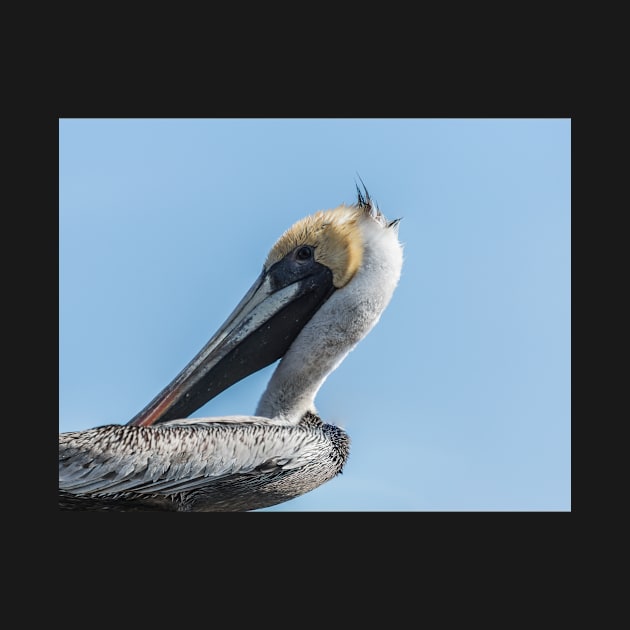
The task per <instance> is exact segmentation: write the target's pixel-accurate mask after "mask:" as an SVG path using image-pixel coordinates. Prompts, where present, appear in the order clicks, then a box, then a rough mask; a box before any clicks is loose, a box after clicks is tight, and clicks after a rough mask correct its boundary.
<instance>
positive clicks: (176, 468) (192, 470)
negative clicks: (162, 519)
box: [59, 418, 325, 496]
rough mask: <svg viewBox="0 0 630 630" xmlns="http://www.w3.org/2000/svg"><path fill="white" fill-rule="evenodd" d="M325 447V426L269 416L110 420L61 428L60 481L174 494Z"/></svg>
mask: <svg viewBox="0 0 630 630" xmlns="http://www.w3.org/2000/svg"><path fill="white" fill-rule="evenodd" d="M238 420H243V421H238ZM324 448H325V446H324V439H323V435H321V434H320V432H318V431H315V432H313V430H312V429H311V430H307V429H305V428H304V427H302V426H300V425H290V424H288V423H283V422H279V421H270V420H266V419H264V418H230V419H221V418H213V419H202V420H194V421H191V420H188V421H174V422H168V423H163V424H159V425H155V426H151V427H142V426H131V425H107V426H103V427H98V428H95V429H88V430H86V431H77V432H70V433H61V434H59V488H60V489H61V490H64V491H66V492H70V493H72V494H91V495H93V496H105V495H114V494H119V493H125V492H134V493H141V494H142V493H144V494H172V493H174V492H183V491H187V490H191V489H195V488H198V487H200V486H206V485H208V484H211V483H212V482H214V481H217V480H219V479H222V478H225V477H227V476H230V475H247V474H256V473H258V472H260V471H269V470H274V469H284V470H287V469H292V468H297V467H300V466H303V465H305V464H306V463H308V462H309V461H313V460H315V459H317V457H318V456H321V453H322V450H323V449H324Z"/></svg>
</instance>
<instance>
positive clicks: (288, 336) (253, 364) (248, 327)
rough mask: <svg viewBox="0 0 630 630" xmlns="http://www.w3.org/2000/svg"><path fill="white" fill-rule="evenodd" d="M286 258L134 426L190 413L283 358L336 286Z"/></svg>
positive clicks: (324, 271) (320, 272) (323, 272)
mask: <svg viewBox="0 0 630 630" xmlns="http://www.w3.org/2000/svg"><path fill="white" fill-rule="evenodd" d="M296 265H297V263H296V261H295V260H281V261H279V262H277V263H276V264H275V265H273V266H272V267H271V268H270V269H269V270H268V271H263V273H262V274H261V275H260V276H259V277H258V278H257V279H256V282H254V284H253V285H252V287H251V289H250V290H249V291H248V292H247V294H246V295H245V297H244V298H243V299H242V300H241V301H240V303H239V304H238V306H237V307H236V308H235V309H234V311H233V312H232V314H231V315H230V316H229V317H228V318H227V320H226V321H225V323H224V324H223V325H222V326H221V327H220V328H219V330H218V331H217V332H216V334H215V335H214V336H213V337H212V339H210V341H208V343H207V344H206V345H205V346H204V347H203V348H202V350H201V351H200V352H199V353H198V354H197V356H195V358H194V359H193V360H192V361H191V362H190V363H189V364H188V365H187V366H186V367H185V368H184V369H183V370H182V371H181V372H180V373H179V374H178V375H177V376H176V377H175V378H174V379H173V381H172V382H171V383H169V384H168V385H167V386H166V387H165V388H164V389H163V390H162V391H161V392H160V393H159V394H158V395H157V396H156V397H155V398H154V399H153V400H152V401H151V402H150V403H149V404H148V405H147V406H146V407H145V408H144V409H143V410H142V411H140V413H138V414H136V415H135V416H134V417H133V418H132V419H131V420H130V421H129V422H128V424H130V425H137V426H149V425H151V424H154V423H157V422H166V421H167V420H174V419H177V418H186V417H188V415H190V414H191V413H192V412H193V411H195V410H197V409H199V407H201V406H203V405H205V403H207V402H208V401H209V400H211V399H212V398H214V397H215V396H217V395H218V394H220V393H221V392H222V391H224V390H225V389H227V388H228V387H230V386H231V385H233V384H234V383H236V382H238V381H240V380H241V379H243V378H245V377H246V376H249V375H250V374H253V373H254V372H257V371H258V370H260V369H262V368H264V367H266V366H268V365H270V364H271V363H273V362H274V361H276V360H277V359H279V358H280V357H282V356H283V355H284V354H285V353H286V351H287V350H288V349H289V346H290V345H291V343H293V340H294V339H295V338H296V337H297V335H298V334H299V332H300V330H302V328H303V327H304V325H305V324H306V323H307V322H308V320H309V319H310V318H311V317H312V316H313V315H314V313H315V312H316V311H317V309H318V308H319V307H320V306H321V305H322V304H323V303H324V302H325V301H326V300H327V299H328V297H329V296H330V295H331V293H332V292H333V291H334V286H333V283H332V274H331V272H330V270H329V269H328V268H327V267H325V266H323V265H321V264H319V263H316V262H314V261H311V262H310V263H309V264H306V265H304V264H300V266H299V268H297V267H296Z"/></svg>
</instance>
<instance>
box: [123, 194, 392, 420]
mask: <svg viewBox="0 0 630 630" xmlns="http://www.w3.org/2000/svg"><path fill="white" fill-rule="evenodd" d="M357 192H358V199H357V202H356V203H355V204H352V205H345V204H342V205H340V206H338V207H336V208H334V209H331V210H323V211H318V212H316V213H314V214H313V215H310V216H307V217H305V218H304V219H301V220H300V221H298V222H297V223H295V224H294V225H293V226H292V227H290V228H289V229H288V230H287V231H286V232H285V233H284V234H282V236H280V238H279V239H278V240H277V241H276V243H275V244H274V246H273V247H272V248H271V251H270V252H269V255H268V256H267V259H266V260H265V263H264V265H263V269H262V272H261V274H260V275H259V276H258V278H257V279H256V281H255V282H254V284H253V285H252V287H251V288H250V289H249V291H248V292H247V293H246V295H245V297H244V298H243V299H242V300H241V301H240V303H239V304H238V305H237V307H236V308H235V309H234V311H233V312H232V313H231V315H230V316H229V317H228V318H227V320H226V321H225V322H224V323H223V325H222V326H221V327H220V328H219V330H218V331H217V332H216V333H215V335H214V336H213V337H212V338H211V339H210V341H209V342H208V343H207V344H206V345H205V346H204V347H203V348H202V350H201V351H200V352H199V353H198V354H197V355H196V356H195V357H194V358H193V359H192V361H191V362H190V363H189V364H188V365H187V366H186V367H185V368H184V369H183V370H182V371H181V372H180V373H179V374H178V375H177V376H176V377H175V378H174V379H173V381H172V382H171V383H170V384H169V385H167V386H166V387H165V388H164V389H163V390H162V391H161V392H160V393H159V394H158V395H157V396H156V397H155V398H154V399H153V400H152V401H151V402H150V403H149V404H148V405H147V406H146V407H145V408H144V409H143V410H142V411H140V413H138V414H137V415H136V416H135V417H134V418H133V419H132V420H131V421H130V422H129V424H131V425H141V426H148V425H152V424H154V423H157V422H165V421H168V420H174V419H179V418H186V417H188V416H189V415H190V414H191V413H192V412H194V411H195V410H197V409H199V408H200V407H201V406H202V405H204V404H205V403H206V402H207V401H209V400H210V399H212V398H213V397H215V396H216V395H218V394H219V393H221V392H222V391H224V390H225V389H227V388H228V387H230V386H231V385H232V384H234V383H236V382H237V381H239V380H241V379H243V378H245V377H246V376H248V375H250V374H252V373H254V372H256V371H258V370H260V369H262V368H263V367H266V366H268V365H270V364H271V363H273V362H274V361H276V360H278V359H280V358H282V360H281V361H280V363H279V365H278V367H277V368H276V370H275V372H274V374H273V375H272V377H271V380H270V382H269V384H268V386H267V389H266V390H265V392H264V393H263V395H262V397H261V399H260V402H259V404H258V407H257V410H256V415H257V416H262V417H265V418H276V419H279V420H282V421H288V422H291V423H297V422H299V420H300V419H301V418H302V416H303V415H304V414H305V413H306V412H309V411H310V412H313V413H315V406H314V400H315V395H316V394H317V391H318V390H319V388H320V387H321V385H322V384H323V382H324V381H325V379H326V377H327V376H328V374H330V372H332V370H334V369H335V368H336V367H337V366H338V365H339V363H341V361H342V360H343V359H344V357H345V356H346V355H347V354H348V352H350V350H352V349H353V348H354V347H355V346H356V344H357V343H358V342H359V341H360V340H361V339H362V338H363V337H364V336H365V335H366V334H367V333H368V332H369V331H370V330H371V329H372V327H373V326H374V325H375V324H376V323H377V321H378V320H379V318H380V316H381V313H382V312H383V310H384V308H385V307H386V306H387V304H388V302H389V300H390V298H391V296H392V293H393V291H394V289H395V287H396V285H397V283H398V280H399V278H400V272H401V268H402V247H401V245H400V243H399V241H398V220H395V221H387V220H386V219H385V217H384V216H383V214H382V213H381V212H380V210H379V209H378V208H377V206H376V204H375V203H374V202H373V201H372V200H371V199H370V196H369V194H368V192H367V190H365V189H364V193H362V192H361V191H360V190H359V189H358V187H357Z"/></svg>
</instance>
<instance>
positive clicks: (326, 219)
mask: <svg viewBox="0 0 630 630" xmlns="http://www.w3.org/2000/svg"><path fill="white" fill-rule="evenodd" d="M357 191H358V200H357V203H356V204H354V205H352V206H347V205H345V204H342V205H340V206H338V207H337V208H334V209H333V210H320V211H318V212H316V213H315V214H312V215H310V216H308V217H306V218H304V219H301V220H300V221H298V222H297V223H295V224H294V225H292V226H291V227H290V228H289V229H288V230H287V231H286V232H285V233H284V234H283V235H282V236H281V237H280V238H279V239H278V240H277V241H276V244H275V245H274V246H273V247H272V249H271V251H270V252H269V255H268V256H267V260H266V261H265V269H269V267H271V265H273V264H274V263H276V262H278V261H279V260H281V259H282V258H284V257H285V256H286V255H287V254H288V253H289V252H291V251H293V250H294V249H295V248H296V247H300V246H302V245H310V246H311V247H312V248H313V249H314V252H315V260H316V261H317V262H318V263H321V264H322V265H325V266H326V267H328V268H329V269H330V270H331V271H332V274H333V284H334V285H335V287H336V288H337V289H340V288H341V287H343V286H344V285H346V284H347V283H348V282H349V281H350V280H351V279H352V276H354V274H355V273H356V271H357V269H358V268H359V266H360V265H361V261H362V259H363V234H362V231H361V227H360V226H361V222H362V221H365V220H373V221H377V222H378V223H380V224H381V225H382V226H383V227H391V226H392V225H394V224H396V223H398V221H392V222H391V223H389V224H388V223H387V222H386V221H385V217H384V216H383V215H382V214H381V212H380V210H379V209H378V208H377V207H376V204H375V203H374V202H373V201H372V200H371V199H370V196H369V194H368V193H367V190H366V191H365V195H363V194H362V193H361V191H359V189H358V187H357Z"/></svg>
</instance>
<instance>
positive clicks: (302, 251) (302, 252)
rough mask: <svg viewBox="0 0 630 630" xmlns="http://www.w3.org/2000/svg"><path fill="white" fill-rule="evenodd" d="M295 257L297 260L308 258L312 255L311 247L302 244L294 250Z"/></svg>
mask: <svg viewBox="0 0 630 630" xmlns="http://www.w3.org/2000/svg"><path fill="white" fill-rule="evenodd" d="M295 257H296V258H297V259H298V260H310V259H311V258H312V257H313V248H312V247H309V246H308V245H303V246H302V247H300V248H299V249H298V250H297V251H296V252H295Z"/></svg>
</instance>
